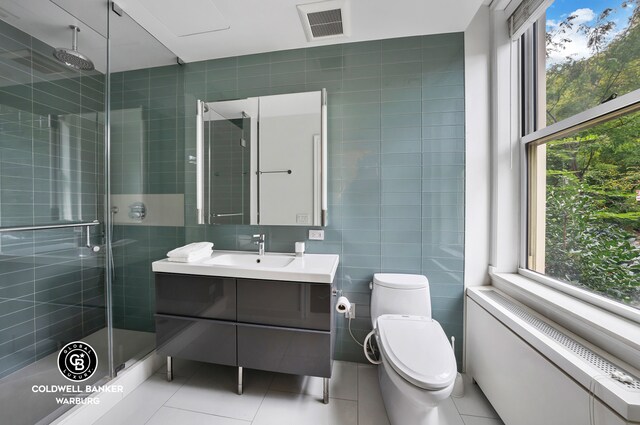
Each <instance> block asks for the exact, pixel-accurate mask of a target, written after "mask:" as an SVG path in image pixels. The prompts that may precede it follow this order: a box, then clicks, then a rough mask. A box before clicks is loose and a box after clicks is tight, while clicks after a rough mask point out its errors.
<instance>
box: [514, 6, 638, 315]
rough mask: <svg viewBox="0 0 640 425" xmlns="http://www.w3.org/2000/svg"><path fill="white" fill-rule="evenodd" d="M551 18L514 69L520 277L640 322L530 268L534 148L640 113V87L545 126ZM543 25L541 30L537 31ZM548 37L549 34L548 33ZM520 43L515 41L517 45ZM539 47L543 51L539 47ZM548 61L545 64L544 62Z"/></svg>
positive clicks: (528, 39)
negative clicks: (529, 54)
mask: <svg viewBox="0 0 640 425" xmlns="http://www.w3.org/2000/svg"><path fill="white" fill-rule="evenodd" d="M545 20H546V16H545V14H543V15H542V16H541V17H540V18H539V19H538V20H537V21H536V23H535V24H534V25H532V26H531V28H529V29H528V30H527V31H526V32H525V33H524V34H523V35H522V36H521V38H520V39H519V40H518V41H519V42H518V48H519V49H521V50H520V52H519V54H518V55H516V57H517V58H518V60H517V61H516V62H517V63H512V66H514V67H516V68H517V70H518V73H517V75H518V78H520V79H521V81H519V84H518V87H519V88H521V92H520V93H518V113H519V115H520V116H519V119H518V123H519V125H520V126H521V128H520V129H519V132H518V134H519V135H520V137H519V139H520V140H519V150H520V212H521V214H520V226H521V231H520V235H521V236H520V243H519V250H520V253H519V256H518V260H519V264H518V270H517V272H518V274H520V275H521V276H524V277H526V278H529V279H531V280H533V281H535V282H538V283H541V284H543V285H545V286H549V287H551V288H553V289H556V290H558V291H560V292H563V293H565V294H567V295H570V296H572V297H574V298H577V299H579V300H581V301H585V302H587V303H589V304H592V305H595V306H596V307H599V308H602V309H604V310H606V311H609V312H611V313H613V314H616V315H618V316H621V317H624V318H626V319H628V320H632V321H634V322H636V323H640V309H636V308H634V307H631V306H628V305H625V304H623V303H621V302H619V301H615V300H613V299H610V298H606V297H604V296H602V295H599V294H597V293H594V292H590V291H587V290H585V289H582V288H579V287H576V286H573V285H571V284H569V283H565V282H563V281H561V280H559V279H554V278H552V277H550V276H546V275H543V274H541V273H538V272H535V271H533V270H530V269H529V268H528V264H529V252H530V249H529V248H530V233H529V218H530V214H531V212H530V209H529V208H530V206H531V205H530V186H531V184H530V177H531V176H532V170H531V162H530V157H529V152H530V146H533V145H540V144H544V143H546V142H548V141H551V140H554V139H558V138H561V137H563V136H564V135H566V134H569V133H573V132H575V131H578V130H580V129H583V128H588V127H591V126H593V125H596V124H598V123H601V122H605V121H609V120H611V119H614V118H615V117H617V116H620V115H623V114H627V113H630V112H633V111H637V110H640V89H637V90H635V91H632V92H630V93H627V94H624V95H622V96H619V97H617V98H615V99H613V100H610V101H608V102H606V103H602V104H600V105H597V106H594V107H593V108H590V109H587V110H585V111H583V112H580V113H578V114H576V115H573V116H571V117H568V118H565V119H563V120H561V121H558V122H556V123H554V124H551V125H549V126H545V121H546V120H545V118H546V117H545V116H544V114H543V113H541V108H544V102H540V101H539V100H540V96H541V95H544V93H541V91H542V92H545V91H546V84H545V82H544V80H542V79H541V78H544V69H545V68H544V61H540V60H539V59H540V55H541V54H542V55H544V49H545V45H544V43H541V42H540V32H539V31H536V29H537V28H545ZM536 27H537V28H536ZM542 35H544V33H542ZM514 42H515V41H514ZM536 43H537V49H536V50H534V47H535V46H536ZM523 50H524V52H525V53H526V51H527V50H528V51H529V52H533V55H534V56H535V55H537V57H534V58H533V59H531V58H528V59H525V60H524V64H523V63H522V62H523V58H525V56H526V54H522V52H523ZM540 62H542V64H541V63H540ZM528 64H532V65H533V67H534V70H533V72H531V70H526V69H523V68H524V66H526V65H528Z"/></svg>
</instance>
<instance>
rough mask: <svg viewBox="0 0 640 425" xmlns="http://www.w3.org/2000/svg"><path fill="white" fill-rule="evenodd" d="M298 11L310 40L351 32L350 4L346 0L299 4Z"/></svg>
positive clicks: (340, 35)
mask: <svg viewBox="0 0 640 425" xmlns="http://www.w3.org/2000/svg"><path fill="white" fill-rule="evenodd" d="M298 13H299V14H300V19H301V20H302V27H303V28H304V32H305V35H306V36H307V40H309V41H315V40H324V39H328V38H335V37H344V36H348V35H350V34H351V31H350V29H351V28H350V19H349V18H350V17H349V4H348V2H347V1H345V0H329V1H322V2H319V3H309V4H299V5H298Z"/></svg>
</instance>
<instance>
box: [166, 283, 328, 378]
mask: <svg viewBox="0 0 640 425" xmlns="http://www.w3.org/2000/svg"><path fill="white" fill-rule="evenodd" d="M155 276H156V342H157V351H158V352H159V353H161V354H164V355H167V356H172V357H178V358H187V359H192V360H198V361H204V362H210V363H219V364H225V365H231V366H240V367H247V368H251V369H262V370H269V371H274V372H283V373H292V374H298V375H311V376H320V377H324V378H329V377H331V362H332V358H333V345H334V338H333V336H334V333H333V332H332V328H333V313H332V311H333V304H334V302H335V301H334V297H333V296H332V285H331V284H327V283H306V282H285V281H275V280H258V279H239V278H238V279H236V278H222V277H212V276H199V275H183V274H175V273H156V274H155Z"/></svg>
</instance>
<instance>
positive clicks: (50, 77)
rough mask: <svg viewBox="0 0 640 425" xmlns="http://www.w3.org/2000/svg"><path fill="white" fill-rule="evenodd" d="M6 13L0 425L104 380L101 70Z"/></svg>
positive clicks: (0, 148)
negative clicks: (72, 64)
mask: <svg viewBox="0 0 640 425" xmlns="http://www.w3.org/2000/svg"><path fill="white" fill-rule="evenodd" d="M3 6H5V5H3ZM7 7H9V8H11V3H9V5H7ZM41 7H42V8H43V9H47V8H54V10H56V12H58V13H59V12H60V10H58V9H57V6H55V4H54V3H51V2H46V4H44V3H43V4H42V5H41ZM14 12H15V13H16V14H15V15H12V14H9V15H3V17H2V19H6V21H5V20H2V21H0V412H2V413H1V414H0V415H1V418H0V422H2V423H3V424H4V423H7V424H12V425H23V424H25V425H27V424H34V423H49V422H50V421H51V420H53V419H54V418H56V417H58V416H59V415H60V414H62V413H63V412H64V411H66V410H68V409H69V408H71V407H73V405H74V403H73V402H72V400H71V399H77V400H80V399H82V398H84V397H85V396H86V393H85V392H84V390H85V387H84V386H85V385H91V384H97V383H102V382H106V380H107V379H108V378H109V357H110V356H109V344H108V337H107V335H108V329H107V309H106V306H107V302H106V297H105V285H106V282H105V267H104V258H105V251H106V250H105V247H104V216H103V209H104V208H103V204H104V202H103V199H104V136H105V132H104V112H105V109H104V99H105V96H104V94H105V73H104V69H102V70H97V71H76V70H72V69H69V68H68V67H67V66H65V65H64V64H62V63H60V62H58V61H56V60H55V59H54V57H53V51H54V47H57V45H58V43H59V45H64V44H66V43H68V38H69V30H68V27H67V26H66V25H60V37H59V38H57V37H54V38H55V41H54V43H55V46H54V45H50V44H47V43H45V42H43V41H42V40H43V39H47V40H49V38H48V37H46V34H48V33H47V31H50V30H49V29H48V28H50V27H45V26H44V21H43V27H42V28H40V27H38V26H37V25H33V24H31V25H29V26H28V27H25V25H26V24H25V23H24V21H26V19H20V13H21V12H20V10H17V9H16V10H15V11H14ZM22 13H26V12H25V11H24V10H23V11H22ZM31 13H34V12H33V11H31ZM25 17H26V16H25ZM30 18H33V17H32V16H30ZM43 19H44V18H43ZM65 20H68V23H67V25H68V24H71V23H73V22H77V20H76V18H75V17H73V16H71V15H68V18H67V19H65ZM82 31H83V34H85V35H87V36H88V37H87V38H89V39H92V40H93V41H92V43H91V46H92V47H91V50H90V51H86V53H87V55H88V56H91V57H92V58H93V59H94V60H96V62H97V63H98V64H99V63H104V62H105V60H104V59H105V58H106V39H104V38H103V37H102V36H101V35H100V34H98V33H95V32H92V29H91V28H89V27H87V26H83V28H82ZM88 45H89V43H87V44H85V47H87V46H88ZM74 342H75V343H76V345H75V346H73V345H72V346H70V347H69V348H67V349H66V351H65V346H67V344H69V343H74ZM88 346H90V347H91V348H92V350H93V352H94V354H95V356H93V354H92V353H91V351H90V350H89V348H88ZM59 358H60V359H62V365H60V362H59ZM65 367H66V369H65ZM63 372H64V374H63ZM85 378H86V379H85ZM59 385H62V386H66V385H80V387H76V388H66V389H65V390H63V391H56V390H55V389H56V388H58V387H57V386H59Z"/></svg>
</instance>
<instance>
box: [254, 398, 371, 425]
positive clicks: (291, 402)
mask: <svg viewBox="0 0 640 425" xmlns="http://www.w3.org/2000/svg"><path fill="white" fill-rule="evenodd" d="M357 404H358V403H356V402H355V401H350V400H341V399H335V398H334V399H331V400H330V401H329V404H324V403H322V401H321V400H318V399H317V397H314V396H309V395H304V394H296V393H286V392H279V391H269V392H268V393H267V396H266V397H265V398H264V401H263V402H262V405H261V406H260V409H259V410H258V414H257V415H256V418H255V419H254V421H253V423H252V424H253V425H282V424H292V425H293V424H304V425H357V422H358V407H357Z"/></svg>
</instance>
